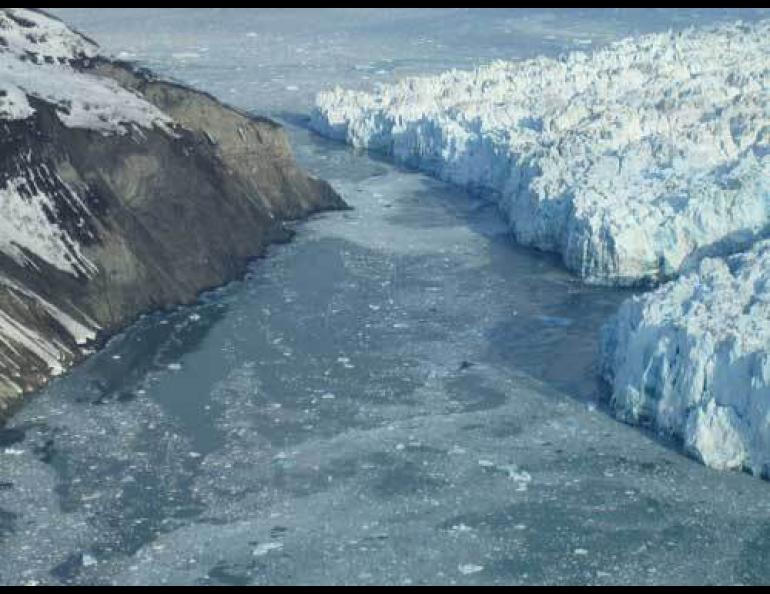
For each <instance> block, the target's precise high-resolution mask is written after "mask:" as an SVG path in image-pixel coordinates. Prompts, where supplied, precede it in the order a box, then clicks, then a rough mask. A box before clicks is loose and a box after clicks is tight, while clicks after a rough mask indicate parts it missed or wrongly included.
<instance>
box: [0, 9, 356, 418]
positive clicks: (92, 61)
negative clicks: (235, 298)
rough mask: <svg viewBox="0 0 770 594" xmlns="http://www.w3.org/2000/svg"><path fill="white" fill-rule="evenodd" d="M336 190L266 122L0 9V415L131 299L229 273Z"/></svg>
mask: <svg viewBox="0 0 770 594" xmlns="http://www.w3.org/2000/svg"><path fill="white" fill-rule="evenodd" d="M342 205H343V203H342V201H341V200H340V198H339V197H338V196H337V195H336V194H335V193H334V192H333V191H332V190H331V188H330V187H329V186H328V184H325V183H324V182H322V181H320V180H317V179H315V178H311V177H310V176H308V175H306V174H305V173H304V172H302V171H301V170H300V169H299V168H298V167H297V166H296V165H295V164H294V162H293V159H292V156H291V152H290V149H289V146H288V142H287V140H286V137H285V135H284V134H283V131H282V130H281V129H280V127H279V126H278V125H277V124H275V123H273V122H271V121H269V120H266V119H264V118H256V117H251V116H249V115H247V114H245V113H241V112H239V111H237V110H235V109H232V108H229V107H227V106H224V105H222V104H221V103H220V102H218V101H217V100H216V99H215V98H213V97H210V96H209V95H206V94H205V93H200V92H197V91H194V90H192V89H189V88H187V87H184V86H182V85H178V84H174V83H170V82H167V81H163V80H159V79H157V78H155V77H154V76H152V74H151V73H148V72H146V71H142V70H139V69H136V68H134V67H132V66H131V65H128V64H124V63H117V62H112V61H110V60H107V59H105V58H103V57H101V56H99V55H98V48H97V46H96V45H95V44H94V43H93V42H92V41H90V40H89V39H87V38H85V37H83V36H82V35H80V34H78V33H76V32H74V31H72V30H70V29H68V28H67V27H66V25H64V24H63V23H62V22H60V21H58V20H56V19H54V18H52V17H49V16H47V15H46V14H44V13H41V12H37V11H34V10H28V9H5V8H3V9H0V214H1V215H2V216H0V420H2V416H3V413H4V412H5V411H6V410H7V407H8V405H9V404H10V403H11V402H13V401H14V400H15V399H16V397H17V396H19V395H20V394H23V393H24V392H27V391H29V390H32V389H34V388H35V387H37V386H39V385H41V384H42V383H44V382H45V381H46V380H47V379H48V378H49V377H50V376H52V375H57V374H60V373H62V372H63V371H64V370H66V369H67V367H68V366H70V365H71V364H72V363H74V362H75V361H77V360H79V359H81V358H82V357H83V356H85V355H86V354H87V353H88V352H89V350H90V349H92V347H93V345H92V344H90V343H93V342H94V341H98V340H100V339H101V338H104V337H106V336H108V335H109V334H111V333H112V332H114V331H115V330H117V329H119V328H121V327H123V326H125V325H126V324H127V323H128V322H130V321H131V320H132V319H133V318H135V317H136V315H137V314H139V313H141V312H143V311H146V310H148V309H152V308H157V307H162V306H165V305H170V304H175V303H180V302H187V301H190V300H192V299H193V298H194V297H195V295H196V294H197V293H198V292H199V291H200V290H202V289H204V288H208V287H212V286H215V285H218V284H221V283H222V282H225V281H227V280H229V279H231V278H233V277H234V276H236V275H237V274H239V273H240V272H241V271H242V269H243V266H244V264H245V262H246V261H247V260H248V259H249V258H252V257H254V256H256V255H259V254H260V253H261V252H262V250H263V249H264V247H265V245H266V244H267V243H269V242H271V241H273V240H275V239H278V238H282V237H286V235H287V232H286V230H284V229H283V227H282V224H281V221H282V220H285V219H287V218H298V217H301V216H303V215H306V214H308V213H309V212H312V211H315V210H319V209H324V208H335V207H340V206H342Z"/></svg>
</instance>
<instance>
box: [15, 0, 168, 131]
mask: <svg viewBox="0 0 770 594" xmlns="http://www.w3.org/2000/svg"><path fill="white" fill-rule="evenodd" d="M97 52H98V47H97V45H96V44H95V43H93V42H92V41H90V40H89V39H87V38H85V37H83V36H82V35H80V34H78V33H76V32H74V31H72V30H70V29H68V28H67V26H66V25H65V24H64V23H62V22H61V21H58V20H56V19H54V18H52V17H49V16H48V15H45V14H42V13H39V12H36V11H34V10H28V9H19V8H4V9H2V11H0V119H6V120H8V119H25V118H29V117H30V116H31V115H32V114H33V113H34V111H35V110H34V107H32V105H31V104H30V101H29V99H28V98H29V97H33V98H36V99H42V100H44V101H46V102H48V103H52V104H54V105H56V115H57V116H58V118H59V119H60V120H61V121H62V123H64V124H65V125H66V126H70V127H75V128H90V129H95V130H101V131H103V132H106V133H109V132H112V133H115V132H120V133H125V132H126V131H127V130H128V128H129V127H130V126H132V125H134V126H141V127H145V128H151V127H153V126H156V125H157V126H168V125H169V124H170V123H171V120H170V119H169V118H168V116H166V115H165V114H164V113H163V112H162V111H160V110H159V109H158V108H157V107H155V106H154V105H152V103H150V102H148V101H145V100H144V99H142V98H141V97H140V96H139V95H137V94H136V93H133V92H131V91H129V90H127V89H124V88H123V87H121V86H120V85H119V84H118V83H117V82H115V81H114V80H111V79H109V78H105V77H98V76H96V77H95V76H93V75H91V74H88V73H86V72H83V71H82V70H79V69H77V68H76V67H75V66H76V65H77V64H79V63H81V62H83V61H86V62H87V61H88V59H90V58H94V57H95V56H96V55H97Z"/></svg>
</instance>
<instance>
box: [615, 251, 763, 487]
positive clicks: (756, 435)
mask: <svg viewBox="0 0 770 594" xmlns="http://www.w3.org/2000/svg"><path fill="white" fill-rule="evenodd" d="M602 366H603V373H604V375H605V377H606V378H607V379H608V380H609V381H610V383H611V384H612V387H613V405H614V407H615V409H616V410H617V412H618V414H619V416H621V417H622V418H624V419H625V420H627V421H630V422H635V423H650V424H652V425H654V426H656V427H657V428H658V429H660V430H662V431H666V432H670V433H672V434H674V435H676V436H678V437H680V438H682V440H683V441H684V443H685V446H686V448H687V449H688V450H689V451H690V452H692V453H693V454H694V455H695V456H697V457H698V458H699V459H701V460H702V461H703V462H704V463H705V464H707V465H708V466H712V467H714V468H719V469H728V468H734V469H737V468H746V469H748V470H751V471H752V472H754V473H755V474H762V475H767V474H768V472H770V241H763V242H760V243H758V244H757V245H756V246H755V247H754V248H753V249H752V250H750V251H748V252H746V253H745V254H740V255H734V256H731V257H729V258H725V259H721V258H707V259H704V260H703V261H702V262H701V263H700V266H699V267H698V270H697V271H693V272H691V273H689V274H686V275H683V276H681V277H680V278H679V279H678V280H676V281H673V282H671V283H668V284H666V285H664V286H662V287H660V288H659V289H657V290H656V291H654V292H651V293H648V294H646V295H644V296H642V297H637V298H633V299H630V300H628V301H626V302H625V303H624V304H623V306H622V307H621V308H620V310H619V312H618V314H617V316H616V317H615V318H614V319H613V320H612V322H611V323H609V324H608V325H607V327H606V328H605V329H604V333H603V340H602Z"/></svg>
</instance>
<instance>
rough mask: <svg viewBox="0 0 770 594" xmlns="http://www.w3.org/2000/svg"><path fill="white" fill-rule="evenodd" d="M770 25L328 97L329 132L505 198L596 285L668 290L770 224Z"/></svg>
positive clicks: (525, 238)
mask: <svg viewBox="0 0 770 594" xmlns="http://www.w3.org/2000/svg"><path fill="white" fill-rule="evenodd" d="M769 52H770V21H760V22H758V23H754V24H743V23H733V24H727V25H718V26H713V27H711V28H705V29H693V28H691V29H688V30H685V31H682V32H669V33H662V34H652V35H646V36H643V37H639V38H632V39H626V40H622V41H619V42H616V43H613V44H611V45H609V46H607V47H606V48H603V49H600V50H597V51H595V52H593V53H585V52H579V51H578V52H574V53H570V54H568V55H566V56H563V57H562V58H560V59H550V58H545V57H541V58H536V59H530V60H523V61H518V62H503V61H499V62H495V63H492V64H490V65H487V66H483V67H479V68H477V69H476V70H474V71H456V70H453V71H449V72H445V73H443V74H440V75H438V76H427V77H416V78H407V79H404V80H402V81H400V82H398V83H395V84H390V85H379V86H377V87H376V88H374V90H372V91H371V92H357V91H346V90H342V89H339V88H337V89H334V90H331V91H327V92H323V93H321V94H319V95H318V97H317V100H316V108H315V110H314V113H313V117H312V126H313V128H314V129H315V130H317V131H318V132H320V133H321V134H324V135H326V136H330V137H332V138H336V139H340V140H345V141H347V142H349V143H350V144H352V145H354V146H357V147H363V148H367V149H371V150H374V151H380V152H383V153H386V154H388V155H390V156H391V157H393V158H394V159H395V160H397V161H398V162H401V163H403V164H405V165H407V166H410V167H415V168H419V169H421V170H424V171H426V172H429V173H431V174H433V175H435V176H438V177H440V178H442V179H445V180H448V181H451V182H454V183H456V184H459V185H461V186H464V187H466V188H468V189H470V190H472V191H479V192H483V193H484V194H486V195H489V196H491V197H494V198H495V199H496V200H497V201H498V202H499V204H500V207H501V209H502V211H503V212H504V214H505V215H506V216H507V218H508V220H509V222H510V227H511V230H512V232H513V234H514V236H515V238H516V239H517V240H518V241H519V242H520V243H523V244H526V245H530V246H534V247H537V248H540V249H543V250H549V251H555V252H558V253H560V254H561V255H562V257H563V260H564V262H565V264H566V266H567V267H568V268H569V269H571V270H572V271H574V272H575V273H577V274H578V275H580V276H581V277H582V278H583V279H585V280H586V281H587V282H594V283H602V284H618V285H634V284H646V283H650V282H658V281H661V280H665V279H668V278H672V277H674V276H676V274H677V273H678V272H680V271H681V270H683V269H687V268H688V267H691V266H694V265H695V264H696V263H697V261H698V260H700V259H701V258H702V257H704V256H706V255H713V254H725V253H730V252H733V251H737V250H740V249H743V248H745V247H747V246H749V245H750V244H751V243H753V242H754V241H755V240H756V239H757V238H758V237H761V236H762V234H763V233H764V232H765V231H766V229H767V225H768V221H769V219H768V217H769V214H770V67H769V66H768V61H767V56H768V53H769Z"/></svg>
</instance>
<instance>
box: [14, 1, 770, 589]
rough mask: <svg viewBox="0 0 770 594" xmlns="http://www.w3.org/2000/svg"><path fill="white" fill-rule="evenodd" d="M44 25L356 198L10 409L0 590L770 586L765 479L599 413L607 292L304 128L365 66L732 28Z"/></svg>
mask: <svg viewBox="0 0 770 594" xmlns="http://www.w3.org/2000/svg"><path fill="white" fill-rule="evenodd" d="M59 14H62V15H63V16H64V17H65V18H68V19H69V20H70V21H72V22H74V23H75V24H79V25H80V26H81V27H82V28H83V29H84V30H85V31H87V32H88V33H89V34H91V35H92V36H94V37H96V38H97V39H98V40H99V41H100V42H102V44H103V45H104V46H105V47H106V48H107V49H108V50H111V51H113V52H114V53H115V54H118V53H119V52H121V51H123V52H130V53H132V54H134V57H135V59H138V60H141V61H142V63H145V64H149V65H151V66H152V67H153V68H155V69H157V70H158V71H160V72H163V73H164V74H166V75H173V76H175V77H176V78H179V79H181V80H185V81H187V82H194V83H195V84H197V85H198V86H199V87H202V88H204V89H206V90H208V91H211V92H214V93H215V94H217V95H219V96H221V97H223V98H225V99H227V100H229V101H231V102H232V103H234V104H237V105H239V106H241V107H244V108H247V109H255V110H258V111H261V112H266V113H270V114H272V115H273V116H275V117H281V118H283V121H284V122H285V123H286V125H287V131H288V132H289V134H290V137H291V140H292V144H293V146H294V150H295V153H296V156H297V158H298V160H299V161H300V162H301V163H302V164H303V165H304V166H305V167H307V168H308V169H310V170H311V171H313V172H314V173H316V174H318V175H320V176H323V177H325V178H326V179H328V180H329V181H330V182H331V183H332V184H333V185H334V187H335V188H336V189H337V190H338V191H339V192H340V193H341V194H342V196H343V197H344V198H345V199H346V200H347V201H348V202H349V203H350V204H351V205H352V206H353V207H354V210H352V211H348V212H338V213H326V214H323V215H320V216H317V217H314V218H313V219H312V220H310V221H307V222H305V223H301V224H297V225H296V230H297V235H296V237H295V239H294V241H293V242H291V243H290V244H286V245H281V246H274V247H272V248H271V249H270V250H269V254H268V257H267V258H266V259H263V260H258V261H255V262H254V263H253V264H252V266H251V267H250V270H249V273H248V275H247V276H246V278H245V279H244V280H243V281H239V282H236V283H232V284H231V285H228V286H227V287H223V288H221V289H219V290H216V291H211V292H209V293H206V294H205V295H202V296H201V299H200V301H199V302H198V303H197V304H195V305H194V306H191V307H184V308H178V309H174V310H171V311H166V312H156V313H153V314H150V315H147V316H145V317H144V318H142V319H141V320H139V321H138V322H137V323H136V324H134V325H133V326H132V327H131V328H129V329H128V330H127V331H126V332H125V333H123V334H121V335H119V336H117V337H115V338H114V339H113V340H111V341H110V343H109V344H108V345H107V346H106V348H105V349H104V350H103V351H102V352H100V353H98V354H96V355H95V356H94V357H92V358H91V359H90V360H88V361H87V362H86V363H84V364H83V365H82V366H80V367H79V368H77V369H76V370H74V371H73V372H72V373H70V374H69V375H67V376H66V377H63V378H59V379H57V380H55V381H53V382H52V383H51V384H50V385H49V386H48V387H47V388H46V389H44V390H43V391H41V393H39V394H38V395H36V396H35V397H33V398H31V399H30V400H29V401H28V403H27V404H26V406H25V407H24V408H22V410H21V411H20V412H19V413H18V414H17V415H16V416H15V417H13V418H12V420H11V421H10V423H9V424H8V425H7V426H6V427H5V428H4V429H3V430H2V431H0V448H2V449H0V581H1V582H2V583H65V584H73V583H83V584H102V583H119V584H134V583H135V584H147V583H174V584H297V583H300V584H307V583H310V584H347V583H385V584H409V583H412V584H426V583H427V584H435V583H447V584H453V583H457V584H474V583H482V584H518V583H542V582H548V583H557V584H561V583H570V584H573V583H576V584H584V583H599V584H608V583H757V582H765V583H766V582H768V581H769V580H770V566H768V564H767V563H766V560H767V558H768V554H770V497H768V490H767V489H768V485H767V483H766V482H763V481H759V480H756V479H753V478H751V477H749V476H747V475H743V474H737V473H719V472H716V471H713V470H709V469H707V468H704V467H703V466H701V465H699V464H698V463H696V462H695V461H693V460H690V459H688V458H687V457H685V456H683V455H682V454H681V453H680V452H679V450H678V448H677V447H676V445H675V444H668V443H666V442H665V441H663V440H661V439H660V438H658V437H656V436H653V435H650V434H647V433H645V432H643V431H640V430H639V429H637V428H633V427H629V426H626V425H623V424H621V423H619V422H617V421H615V420H614V419H613V418H612V417H611V415H610V414H608V412H607V410H606V407H605V404H604V402H605V398H606V394H604V391H603V387H602V385H601V384H600V383H599V381H598V380H597V374H596V363H595V361H596V346H597V344H596V339H597V332H598V329H599V327H600V326H601V324H602V323H603V322H604V321H605V320H606V319H607V318H608V316H610V315H611V314H612V312H614V311H615V309H616V308H617V306H618V304H619V302H620V301H621V300H622V299H623V298H625V297H627V296H628V293H625V292H622V291H617V290H611V289H601V288H595V287H594V288H592V287H586V286H582V285H581V284H580V283H578V282H577V281H576V280H575V279H574V278H573V277H572V276H571V275H569V274H568V273H567V272H566V271H565V270H564V269H563V268H562V266H561V265H560V263H559V261H558V259H556V258H554V257H552V256H549V255H547V254H542V253H538V252H534V251H531V250H527V249H523V248H521V247H517V246H515V245H514V244H513V243H512V241H511V240H510V237H509V235H508V233H507V231H506V227H505V225H504V223H503V221H502V219H501V217H500V215H499V214H498V213H497V211H496V209H495V208H494V207H492V206H491V205H489V204H488V203H485V202H484V201H483V200H481V199H478V198H474V197H471V196H468V195H465V194H464V193H462V192H461V191H459V190H456V189H453V188H451V187H450V186H447V185H446V184H443V183H440V182H437V181H435V180H432V179H430V178H428V177H426V176H423V175H420V174H417V173H414V172H409V171H405V170H403V169H400V168H398V167H395V166H393V165H391V164H389V163H387V162H385V161H383V160H380V159H377V158H375V157H373V156H370V155H367V154H361V153H355V152H353V151H351V150H349V149H347V148H345V147H343V146H341V145H337V144H335V143H331V142H328V141H325V140H322V139H319V138H317V137H315V136H314V135H312V134H311V133H310V132H308V131H307V130H306V129H304V128H303V127H302V121H303V119H302V114H306V113H307V111H308V109H309V107H310V103H309V102H310V100H311V98H312V94H313V92H314V91H316V90H318V89H320V88H324V87H326V86H328V85H329V84H333V83H334V82H337V81H340V82H342V83H344V84H350V85H351V86H353V85H355V84H359V85H363V86H365V85H366V84H368V83H367V81H370V80H371V79H370V78H363V77H366V76H368V77H371V76H373V75H374V74H376V73H377V71H379V70H383V71H385V69H384V68H380V65H382V64H391V65H392V64H398V66H397V67H392V68H391V70H390V71H387V73H386V74H382V75H381V76H383V77H385V76H398V75H400V74H401V73H403V72H406V71H409V70H414V71H430V70H432V69H441V68H445V67H447V65H448V64H450V63H452V62H455V63H457V64H460V65H462V64H467V63H468V60H470V59H471V58H470V57H469V56H471V55H472V56H473V58H472V59H473V60H481V61H483V60H484V59H486V58H491V57H496V56H498V55H502V54H505V55H509V56H520V55H526V54H527V52H530V51H534V50H533V48H534V49H539V50H540V51H548V47H550V46H548V44H549V43H550V42H551V41H553V40H549V39H547V38H546V36H554V37H555V39H556V41H558V42H559V43H560V44H561V45H558V44H556V41H553V44H554V48H553V49H554V51H555V50H556V49H559V50H560V51H561V50H563V49H564V48H569V47H570V43H576V41H575V40H577V41H579V42H580V44H582V45H586V40H587V39H588V38H590V39H592V40H594V39H599V40H604V41H606V40H608V39H611V38H614V37H616V36H620V35H622V34H625V33H627V32H629V31H637V30H658V29H661V28H667V27H668V26H669V24H670V23H669V21H671V22H674V21H676V22H680V23H681V22H682V21H683V20H686V19H691V20H698V19H701V20H704V19H709V18H717V17H720V18H722V17H724V16H725V15H723V14H721V13H696V14H693V13H686V12H680V13H662V14H661V13H658V12H655V13H637V14H636V16H633V13H626V12H620V13H617V12H611V13H593V14H592V13H587V14H586V13H585V11H583V12H578V13H567V12H566V11H565V12H563V13H562V12H560V13H556V14H555V15H550V13H542V12H536V11H534V12H528V13H516V12H513V13H498V12H492V11H490V12H489V13H487V12H486V11H484V12H471V13H467V12H460V13H457V12H446V13H443V12H442V13H429V14H428V15H426V14H425V13H422V12H414V13H409V12H407V13H403V12H400V11H393V12H388V13H383V14H380V13H375V12H372V11H362V12H360V13H355V14H351V13H342V15H341V16H340V15H339V14H336V13H320V14H308V13H302V15H301V17H297V15H292V14H290V13H286V12H280V11H279V12H275V13H274V12H269V13H261V12H249V13H244V14H241V13H236V12H227V11H225V12H222V11H213V12H200V11H189V12H188V11H185V12H182V13H179V12H176V11H173V12H154V11H153V12H150V14H149V16H148V14H147V12H113V11H107V10H98V11H82V12H81V11H70V10H61V11H59ZM597 14H598V15H599V16H598V17H597V16H596V15H597ZM639 15H643V16H644V17H645V18H644V19H643V18H641V17H640V16H639ZM442 19H443V20H442ZM687 22H690V21H687ZM298 23H299V24H298ZM450 25H452V26H453V27H454V29H451V28H450ZM485 27H486V28H487V29H488V30H490V31H492V32H491V33H490V34H489V35H483V34H481V33H486V30H485ZM501 27H502V29H501ZM506 27H507V29H506ZM517 27H518V28H517ZM448 30H453V31H455V38H456V39H455V41H456V43H454V44H450V43H449V41H448V40H447V37H448V36H449V35H448V34H447V33H446V31H448ZM415 31H421V32H422V33H421V36H418V37H416V36H415ZM139 32H141V37H137V35H139ZM554 32H555V33H554ZM252 33H253V35H252ZM442 35H443V36H444V37H442ZM416 39H417V40H420V39H421V40H422V41H421V44H422V45H421V46H420V47H421V48H425V49H424V50H420V51H419V52H418V51H416V50H415V47H414V46H413V45H410V44H412V43H413V42H415V40H416ZM506 41H509V42H510V43H509V45H505V43H506ZM592 42H593V41H592ZM249 44H253V45H249ZM271 44H272V46H271ZM541 46H542V47H541ZM546 46H548V47H546ZM299 48H304V51H303V52H297V51H296V50H297V49H299ZM203 49H205V50H206V51H203ZM506 52H508V53H507V54H506ZM193 54H195V56H196V57H192V56H193ZM294 54H299V56H301V58H296V56H294ZM174 55H176V57H174ZM415 55H418V56H419V58H413V57H411V56H415ZM180 56H183V57H180ZM184 56H186V57H184ZM292 56H294V57H292ZM260 64H262V65H261V66H260ZM249 81H265V82H264V86H263V87H259V88H257V87H256V86H253V85H252V86H250V85H251V83H250V82H249ZM288 87H291V88H288ZM295 87H296V90H294V88H295ZM230 89H233V92H232V93H231V92H230Z"/></svg>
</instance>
